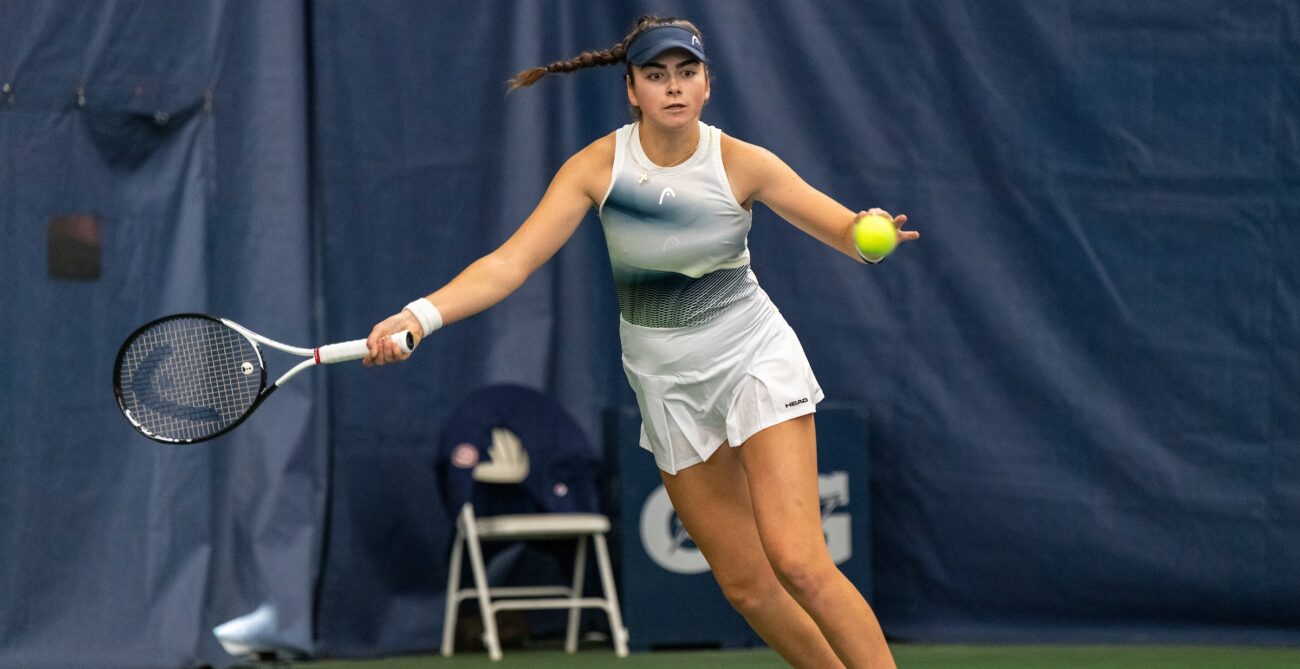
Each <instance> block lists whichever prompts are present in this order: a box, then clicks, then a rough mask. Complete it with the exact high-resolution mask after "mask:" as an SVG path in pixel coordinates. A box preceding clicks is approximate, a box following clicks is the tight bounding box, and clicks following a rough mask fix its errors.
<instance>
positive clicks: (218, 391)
mask: <svg viewBox="0 0 1300 669" xmlns="http://www.w3.org/2000/svg"><path fill="white" fill-rule="evenodd" d="M265 388H266V366H265V364H264V362H263V360H262V351H261V349H260V348H258V346H257V344H256V343H255V342H253V341H251V340H250V339H248V338H247V337H245V336H244V335H242V334H240V333H239V332H238V331H236V330H235V329H233V328H231V327H229V326H227V325H226V324H225V323H222V322H221V321H220V320H218V319H216V318H213V317H211V316H207V315H204V314H173V315H171V316H164V317H162V318H159V319H157V320H153V321H150V322H148V323H145V324H144V325H142V326H140V327H139V328H137V329H136V331H135V332H133V333H131V336H129V337H127V338H126V341H125V342H123V343H122V347H121V348H120V349H118V352H117V359H116V361H115V362H114V363H113V394H114V396H116V398H117V405H118V408H120V409H121V410H122V415H123V416H125V417H126V419H127V420H128V421H129V422H130V423H131V426H132V427H134V428H135V429H136V430H137V431H139V432H140V434H143V435H144V436H146V437H149V438H150V439H153V440H154V441H158V442H162V443H165V444H190V443H195V442H199V441H205V440H208V439H212V438H213V437H217V436H220V435H222V434H225V433H226V432H228V431H230V430H231V429H233V428H234V427H235V426H236V425H239V424H240V423H241V422H243V420H244V419H245V418H247V417H248V415H249V414H250V413H252V411H253V409H255V408H257V405H258V403H260V402H261V400H262V398H263V397H265V394H264V393H263V390H264V389H265Z"/></svg>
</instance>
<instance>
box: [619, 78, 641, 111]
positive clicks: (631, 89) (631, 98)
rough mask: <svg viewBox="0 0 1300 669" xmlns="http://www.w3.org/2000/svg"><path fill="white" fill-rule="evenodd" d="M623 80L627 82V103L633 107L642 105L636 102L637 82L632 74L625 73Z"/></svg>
mask: <svg viewBox="0 0 1300 669" xmlns="http://www.w3.org/2000/svg"><path fill="white" fill-rule="evenodd" d="M623 81H624V82H625V83H626V84H627V103H628V104H630V105H632V106H633V107H640V106H641V105H639V104H637V102H636V84H635V83H634V81H633V79H632V75H630V74H628V75H624V77H623Z"/></svg>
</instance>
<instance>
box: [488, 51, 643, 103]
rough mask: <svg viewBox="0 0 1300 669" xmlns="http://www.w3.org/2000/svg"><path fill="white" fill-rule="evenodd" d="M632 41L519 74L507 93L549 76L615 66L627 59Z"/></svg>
mask: <svg viewBox="0 0 1300 669" xmlns="http://www.w3.org/2000/svg"><path fill="white" fill-rule="evenodd" d="M629 41H630V40H624V41H622V42H619V43H618V44H615V45H614V46H612V47H610V48H608V49H605V50H603V51H583V52H582V53H580V54H578V55H577V56H576V57H574V58H570V59H569V60H557V61H555V62H554V63H550V64H549V65H543V66H541V67H530V68H528V69H526V70H524V71H523V72H520V73H519V74H516V75H515V77H514V78H513V79H511V80H510V88H509V89H508V90H507V91H506V92H507V93H508V92H510V91H513V90H515V89H516V88H523V87H525V86H532V85H533V84H535V83H537V80H538V79H541V78H542V77H544V76H546V75H547V74H560V73H564V74H568V73H569V72H575V71H577V70H581V69H585V68H588V67H601V66H603V65H615V64H617V63H621V62H623V61H624V60H626V59H627V45H628V42H629Z"/></svg>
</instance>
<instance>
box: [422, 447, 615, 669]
mask: <svg viewBox="0 0 1300 669" xmlns="http://www.w3.org/2000/svg"><path fill="white" fill-rule="evenodd" d="M488 455H489V457H490V459H489V460H488V461H486V462H482V463H479V464H477V465H476V466H474V467H473V480H474V481H475V482H478V483H484V484H488V485H513V484H518V483H520V482H522V481H523V480H524V479H526V478H527V477H528V474H529V469H530V467H529V460H528V454H527V452H526V451H524V449H523V448H522V445H521V443H520V441H519V438H518V437H517V436H516V435H515V434H514V433H513V432H511V431H510V430H508V429H504V428H494V429H493V430H492V445H491V447H490V448H489V449H488ZM609 529H610V522H609V517H608V516H605V515H603V514H599V513H556V512H547V513H525V514H503V515H496V516H488V517H478V516H476V515H475V513H474V504H473V503H472V502H465V504H464V505H463V506H462V507H461V508H460V512H459V514H458V515H457V518H456V537H455V539H454V540H453V542H452V551H451V564H450V565H449V568H448V570H447V572H448V574H447V611H446V616H445V618H444V619H443V630H442V655H443V656H445V657H450V656H451V655H452V654H453V653H454V651H455V647H454V646H455V633H456V622H457V618H458V612H459V610H460V604H461V602H463V601H464V600H466V599H477V600H478V605H479V611H480V613H481V615H482V618H483V644H484V645H485V646H486V647H487V650H488V656H489V657H491V658H492V659H493V660H500V659H501V641H500V638H499V637H498V635H497V625H496V614H497V612H498V611H506V610H534V609H568V611H569V621H568V628H567V632H566V634H565V639H564V650H565V652H566V653H574V652H577V650H578V623H579V618H580V614H581V611H582V609H584V608H598V609H603V610H604V611H605V613H606V614H607V615H608V616H609V628H610V633H611V637H612V641H613V642H614V652H615V654H616V655H617V656H618V657H627V630H626V629H625V628H624V627H623V616H622V614H621V613H620V611H619V606H618V594H617V592H616V589H615V586H614V572H613V569H612V567H611V566H610V560H609V549H608V547H607V544H606V541H605V535H606V533H608V532H609ZM541 539H546V540H553V539H573V540H575V543H576V548H577V552H576V554H575V558H574V568H573V581H572V583H570V584H567V585H554V586H516V587H492V586H490V585H489V584H488V579H487V566H486V565H485V564H484V561H483V548H482V542H486V541H528V540H541ZM588 543H590V544H592V546H593V547H594V549H595V553H596V564H597V567H598V569H599V571H600V583H601V589H602V590H603V591H604V592H603V594H604V596H603V597H583V592H582V590H583V581H584V579H585V578H586V565H587V546H588ZM467 550H468V552H469V564H470V571H471V573H472V575H473V587H467V588H461V574H462V567H463V560H464V554H465V552H466V551H467Z"/></svg>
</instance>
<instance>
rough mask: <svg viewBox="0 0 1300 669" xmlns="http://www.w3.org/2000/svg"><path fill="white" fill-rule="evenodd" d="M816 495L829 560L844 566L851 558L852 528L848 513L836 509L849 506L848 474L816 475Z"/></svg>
mask: <svg viewBox="0 0 1300 669" xmlns="http://www.w3.org/2000/svg"><path fill="white" fill-rule="evenodd" d="M817 494H818V496H819V497H821V502H822V532H824V533H825V534H826V547H827V548H828V549H830V553H831V560H834V561H835V564H844V563H845V562H848V561H849V558H851V557H853V526H852V518H851V517H850V514H849V512H847V511H841V512H839V513H836V511H835V510H836V509H838V508H840V507H845V506H848V505H849V473H848V472H831V473H829V474H818V475H817Z"/></svg>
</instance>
